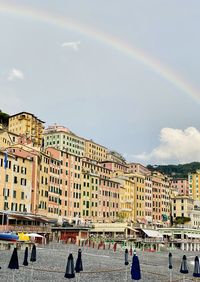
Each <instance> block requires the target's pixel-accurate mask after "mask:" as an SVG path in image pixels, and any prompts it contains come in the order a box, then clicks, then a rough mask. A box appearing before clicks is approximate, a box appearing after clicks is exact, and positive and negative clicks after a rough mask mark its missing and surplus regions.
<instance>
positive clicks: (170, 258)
mask: <svg viewBox="0 0 200 282" xmlns="http://www.w3.org/2000/svg"><path fill="white" fill-rule="evenodd" d="M169 269H172V253H169Z"/></svg>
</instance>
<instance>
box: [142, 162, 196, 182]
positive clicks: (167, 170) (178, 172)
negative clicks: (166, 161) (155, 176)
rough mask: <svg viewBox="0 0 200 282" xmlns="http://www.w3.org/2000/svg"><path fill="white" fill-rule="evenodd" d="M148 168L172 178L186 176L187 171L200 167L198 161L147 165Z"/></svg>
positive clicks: (193, 170)
mask: <svg viewBox="0 0 200 282" xmlns="http://www.w3.org/2000/svg"><path fill="white" fill-rule="evenodd" d="M147 168H148V169H149V170H156V171H159V172H161V173H164V174H166V175H169V176H171V177H173V178H187V177H188V173H189V172H195V171H196V170H197V169H200V162H192V163H189V164H179V165H157V166H152V165H148V166H147Z"/></svg>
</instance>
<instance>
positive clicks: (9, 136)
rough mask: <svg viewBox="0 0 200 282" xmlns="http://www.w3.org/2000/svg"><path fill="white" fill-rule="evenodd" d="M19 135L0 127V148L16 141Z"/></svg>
mask: <svg viewBox="0 0 200 282" xmlns="http://www.w3.org/2000/svg"><path fill="white" fill-rule="evenodd" d="M18 138H19V135H17V134H15V133H12V132H9V131H8V130H5V129H0V149H4V148H7V147H9V146H11V145H13V144H16V143H17V142H18Z"/></svg>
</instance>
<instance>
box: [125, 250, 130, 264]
mask: <svg viewBox="0 0 200 282" xmlns="http://www.w3.org/2000/svg"><path fill="white" fill-rule="evenodd" d="M124 264H125V265H128V264H129V262H128V249H126V250H125V262H124Z"/></svg>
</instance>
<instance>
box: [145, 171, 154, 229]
mask: <svg viewBox="0 0 200 282" xmlns="http://www.w3.org/2000/svg"><path fill="white" fill-rule="evenodd" d="M144 187H145V220H146V223H147V224H152V221H153V217H152V211H153V196H152V180H151V176H150V175H145V180H144Z"/></svg>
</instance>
